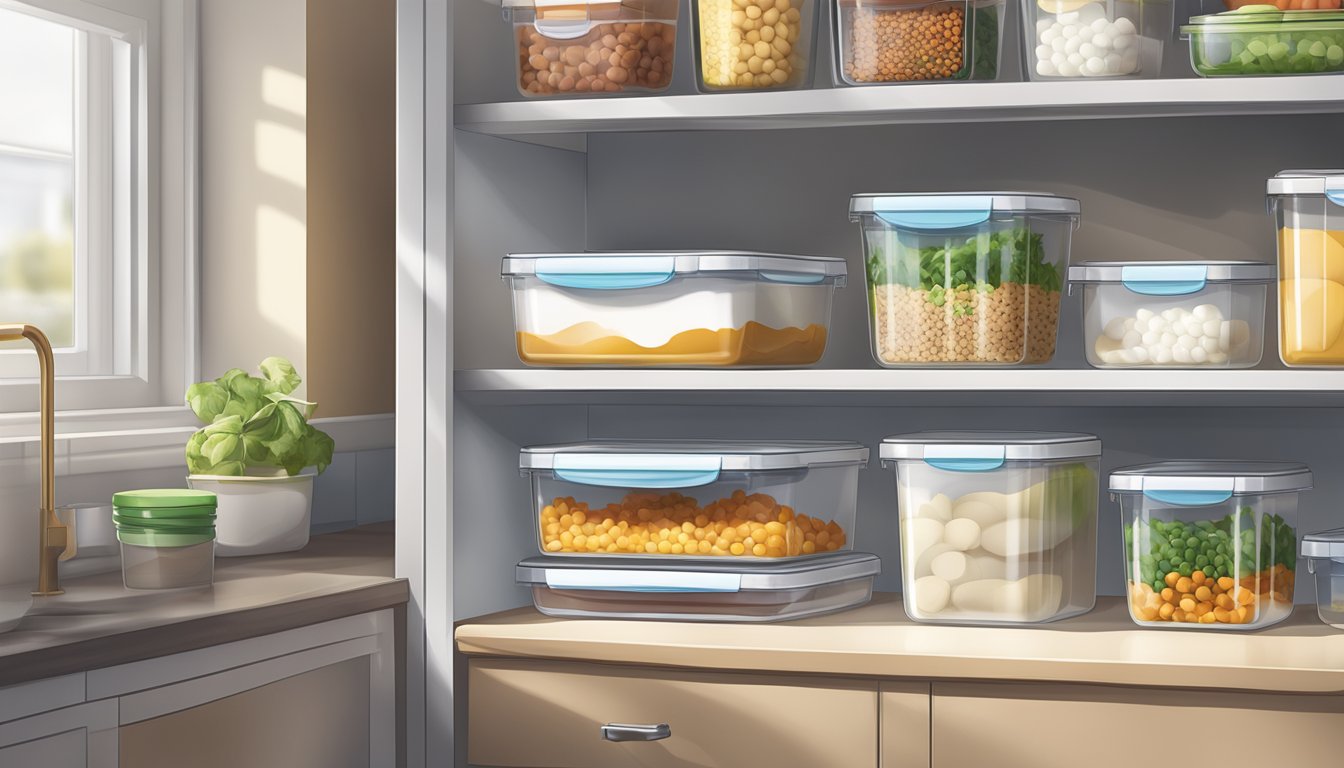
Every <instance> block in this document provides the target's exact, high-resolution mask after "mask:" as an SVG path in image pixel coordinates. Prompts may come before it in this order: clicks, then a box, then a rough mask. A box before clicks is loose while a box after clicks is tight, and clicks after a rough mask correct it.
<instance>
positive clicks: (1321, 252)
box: [1269, 170, 1344, 367]
mask: <svg viewBox="0 0 1344 768" xmlns="http://www.w3.org/2000/svg"><path fill="white" fill-rule="evenodd" d="M1269 211H1270V213H1271V214H1272V215H1273V216H1274V226H1275V229H1276V230H1277V232H1278V250H1279V357H1280V358H1282V359H1283V362H1284V364H1285V365H1289V366H1294V367H1296V366H1303V367H1307V366H1329V367H1338V366H1344V170H1336V171H1281V172H1280V173H1278V174H1276V175H1275V176H1274V178H1272V179H1270V180H1269Z"/></svg>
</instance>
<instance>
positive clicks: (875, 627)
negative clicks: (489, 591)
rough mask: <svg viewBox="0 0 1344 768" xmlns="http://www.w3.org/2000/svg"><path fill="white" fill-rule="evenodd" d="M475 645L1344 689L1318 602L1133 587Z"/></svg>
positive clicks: (474, 641)
mask: <svg viewBox="0 0 1344 768" xmlns="http://www.w3.org/2000/svg"><path fill="white" fill-rule="evenodd" d="M454 636H455V638H456V640H457V647H458V649H459V650H460V651H461V652H462V653H464V654H468V655H485V656H514V657H531V658H552V659H567V660H575V661H591V662H609V663H625V664H640V665H653V666H667V667H685V668H696V669H712V670H717V671H724V670H735V671H763V672H789V673H799V672H808V673H818V674H829V675H856V676H864V677H904V678H924V679H945V680H946V679H955V680H1033V681H1050V682H1073V683H1101V684H1116V685H1141V686H1165V687H1182V688H1185V687H1189V688H1223V689H1246V690H1260V691H1281V692H1299V693H1339V692H1344V632H1342V631H1340V630H1337V629H1333V628H1331V627H1330V626H1328V625H1326V624H1323V623H1321V621H1320V620H1319V619H1318V618H1317V616H1316V608H1315V606H1311V605H1303V606H1298V607H1297V609H1296V610H1295V611H1294V612H1293V615H1292V617H1291V618H1289V619H1288V620H1287V621H1285V622H1283V623H1281V624H1278V625H1276V626H1273V627H1270V628H1268V629H1264V630H1261V631H1258V632H1226V631H1224V632H1213V631H1199V630H1177V629H1171V630H1157V629H1142V628H1140V627H1138V626H1136V625H1135V624H1134V623H1133V622H1132V621H1130V619H1129V614H1128V612H1127V610H1126V608H1125V604H1124V600H1123V598H1120V597H1100V598H1098V599H1097V607H1096V609H1095V610H1093V611H1092V612H1091V613H1088V614H1086V615H1083V616H1079V617H1076V618H1073V619H1067V620H1065V621H1061V622H1056V623H1053V624H1044V625H1038V626H1034V627H967V626H938V625H932V624H920V623H917V622H914V621H911V620H910V619H909V618H908V617H907V616H906V615H905V610H904V609H903V608H902V605H901V599H900V595H897V594H877V595H875V596H874V598H873V602H871V603H869V604H868V605H866V606H864V607H862V608H856V609H853V610H850V611H844V612H842V613H836V614H831V615H829V616H821V617H817V618H813V619H803V620H801V621H794V622H786V623H782V624H696V623H689V622H649V621H622V620H605V619H557V618H550V617H547V616H543V615H541V614H540V613H538V612H537V611H536V610H535V609H533V608H519V609H516V610H512V611H505V612H502V613H495V614H491V615H489V616H483V617H480V618H476V619H469V620H466V621H463V622H460V623H459V624H458V626H457V629H456V632H455V635H454Z"/></svg>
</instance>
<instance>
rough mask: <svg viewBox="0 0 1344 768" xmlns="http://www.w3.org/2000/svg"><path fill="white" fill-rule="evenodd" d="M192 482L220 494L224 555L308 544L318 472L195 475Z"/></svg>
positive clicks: (219, 542) (219, 550)
mask: <svg viewBox="0 0 1344 768" xmlns="http://www.w3.org/2000/svg"><path fill="white" fill-rule="evenodd" d="M187 484H188V485H189V486H190V487H191V488H192V489H193V490H198V491H211V492H213V493H214V494H215V495H216V496H218V497H219V509H218V511H217V513H216V514H217V515H218V516H217V517H216V518H215V554H216V555H218V556H219V557H242V556H244V555H268V554H272V553H275V552H293V551H294V550H296V549H303V547H304V546H305V545H307V544H308V529H309V525H310V521H311V519H312V509H313V475H296V476H294V477H289V476H288V475H279V476H275V477H225V476H221V475H190V476H188V477H187Z"/></svg>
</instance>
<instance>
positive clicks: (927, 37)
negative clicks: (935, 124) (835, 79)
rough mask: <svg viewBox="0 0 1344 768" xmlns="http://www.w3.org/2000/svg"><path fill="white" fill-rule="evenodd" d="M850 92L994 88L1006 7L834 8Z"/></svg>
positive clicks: (987, 1)
mask: <svg viewBox="0 0 1344 768" xmlns="http://www.w3.org/2000/svg"><path fill="white" fill-rule="evenodd" d="M832 1H833V2H834V4H835V13H836V23H835V24H834V25H833V27H834V29H835V52H836V69H837V74H838V75H839V80H840V82H843V83H846V84H848V85H880V84H886V83H917V82H928V81H959V80H996V79H998V76H999V68H1000V67H999V65H1000V53H1001V51H1002V46H1001V45H1000V40H1001V39H1002V38H1003V17H1004V3H1003V0H933V1H932V2H930V0H832Z"/></svg>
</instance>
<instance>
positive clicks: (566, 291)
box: [502, 251, 845, 367]
mask: <svg viewBox="0 0 1344 768" xmlns="http://www.w3.org/2000/svg"><path fill="white" fill-rule="evenodd" d="M502 273H503V277H504V280H505V281H506V282H508V283H509V285H510V286H511V287H512V288H513V317H514V326H515V329H516V333H517V343H518V356H519V357H520V358H521V359H522V361H523V362H524V363H527V364H529V365H586V366H683V367H725V366H741V367H767V366H802V365H811V364H812V363H815V362H817V361H818V360H820V359H821V355H822V353H823V352H824V351H825V350H826V339H827V334H828V331H829V328H830V323H831V295H832V293H834V291H835V289H836V288H839V287H843V286H844V284H845V262H844V259H837V258H826V257H818V256H785V255H778V254H766V253H746V252H737V251H704V252H689V251H642V252H622V253H550V254H515V255H510V256H507V257H505V259H504V265H503V269H502Z"/></svg>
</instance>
